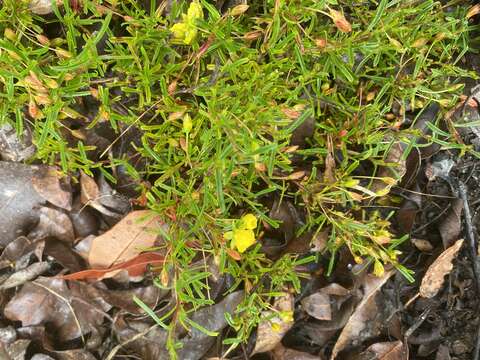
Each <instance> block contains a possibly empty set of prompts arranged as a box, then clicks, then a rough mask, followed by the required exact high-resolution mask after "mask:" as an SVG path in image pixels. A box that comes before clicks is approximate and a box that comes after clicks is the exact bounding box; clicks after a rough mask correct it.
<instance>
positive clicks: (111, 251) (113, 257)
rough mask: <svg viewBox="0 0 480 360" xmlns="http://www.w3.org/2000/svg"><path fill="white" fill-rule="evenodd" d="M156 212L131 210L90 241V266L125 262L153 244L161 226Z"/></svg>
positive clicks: (108, 265)
mask: <svg viewBox="0 0 480 360" xmlns="http://www.w3.org/2000/svg"><path fill="white" fill-rule="evenodd" d="M162 225H163V224H162V221H161V220H160V217H159V216H158V215H155V214H154V213H152V212H151V211H148V210H138V211H133V212H131V213H130V214H128V215H127V216H126V217H124V218H123V219H122V220H121V221H120V222H119V223H117V224H116V225H115V226H114V227H113V228H111V229H110V230H109V231H107V232H106V233H104V234H102V235H100V236H97V237H96V238H94V239H93V240H92V244H91V247H90V251H89V254H88V262H89V264H90V266H91V267H93V268H108V267H111V266H113V265H115V264H118V263H122V262H125V261H128V260H130V259H132V258H134V257H135V256H137V255H138V254H140V253H141V252H142V251H144V250H145V249H148V248H151V247H153V246H154V245H155V242H156V241H157V239H158V229H159V228H160V227H161V226H162Z"/></svg>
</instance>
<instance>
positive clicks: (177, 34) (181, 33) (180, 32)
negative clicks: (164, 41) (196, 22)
mask: <svg viewBox="0 0 480 360" xmlns="http://www.w3.org/2000/svg"><path fill="white" fill-rule="evenodd" d="M170 31H171V32H172V33H173V37H174V38H175V39H184V38H185V33H186V32H187V24H185V23H183V22H179V23H176V24H174V25H173V26H172V27H171V28H170Z"/></svg>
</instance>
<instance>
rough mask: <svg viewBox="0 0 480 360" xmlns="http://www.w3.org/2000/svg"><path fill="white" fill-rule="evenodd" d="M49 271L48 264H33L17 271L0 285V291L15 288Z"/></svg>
mask: <svg viewBox="0 0 480 360" xmlns="http://www.w3.org/2000/svg"><path fill="white" fill-rule="evenodd" d="M49 269H50V263H49V262H47V261H41V262H36V263H33V264H32V265H30V266H28V267H27V268H25V269H22V270H20V271H17V272H16V273H13V274H12V275H10V277H9V278H8V279H7V280H6V281H5V282H4V283H3V284H2V285H0V290H5V289H11V288H13V287H16V286H20V285H23V284H25V283H26V282H27V281H30V280H33V279H35V278H37V277H38V276H40V275H42V274H43V273H44V272H46V271H47V270H49Z"/></svg>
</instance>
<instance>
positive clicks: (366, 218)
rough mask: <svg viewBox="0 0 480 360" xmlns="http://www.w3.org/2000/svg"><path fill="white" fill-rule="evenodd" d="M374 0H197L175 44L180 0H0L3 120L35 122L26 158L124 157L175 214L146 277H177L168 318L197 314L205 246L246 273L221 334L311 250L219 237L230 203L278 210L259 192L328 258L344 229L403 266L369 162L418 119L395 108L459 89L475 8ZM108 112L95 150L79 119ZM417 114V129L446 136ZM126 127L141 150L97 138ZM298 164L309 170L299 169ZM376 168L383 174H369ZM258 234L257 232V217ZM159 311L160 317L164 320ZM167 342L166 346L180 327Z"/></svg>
mask: <svg viewBox="0 0 480 360" xmlns="http://www.w3.org/2000/svg"><path fill="white" fill-rule="evenodd" d="M370 4H371V5H368V3H365V4H363V5H358V4H355V5H352V2H351V1H341V0H339V1H336V0H335V1H334V0H330V1H326V0H324V1H318V0H295V1H284V0H275V1H274V0H264V1H257V2H253V3H252V4H251V5H250V8H249V9H248V10H247V11H246V12H245V13H243V14H241V13H239V14H236V15H232V14H234V12H233V13H231V12H226V13H225V14H222V13H221V12H219V11H218V10H217V9H216V8H215V6H214V4H213V3H212V2H209V1H206V0H202V1H201V6H202V8H203V13H204V16H203V18H199V17H198V16H197V17H195V19H194V20H192V21H189V26H190V27H195V36H194V37H192V38H189V39H188V41H184V43H180V44H179V43H178V42H179V41H175V40H174V39H173V37H172V26H173V25H174V24H175V23H178V22H179V21H181V19H182V14H186V13H187V9H188V6H189V4H188V3H187V2H184V1H179V2H176V1H174V2H173V5H172V8H171V9H169V10H168V12H167V13H165V12H163V10H164V5H165V2H162V3H161V4H160V2H159V3H158V4H157V3H156V1H155V0H152V1H150V6H149V7H148V8H144V7H143V6H142V2H141V1H134V0H125V1H114V0H111V1H104V2H103V3H102V2H101V1H93V0H84V1H82V2H81V7H80V8H79V9H73V8H72V7H71V5H70V3H69V1H64V4H63V6H59V7H58V8H55V9H54V14H55V16H52V17H46V18H42V17H39V16H34V15H32V14H31V13H30V12H29V11H28V7H27V5H26V3H25V2H24V1H13V0H6V1H4V4H3V7H2V9H1V10H0V20H1V21H0V31H1V33H4V34H5V37H4V38H2V39H0V86H1V88H2V91H1V94H0V123H4V122H11V123H12V124H14V125H15V126H16V129H17V131H18V133H21V132H22V129H24V128H25V127H26V126H29V127H31V128H32V132H33V137H34V139H33V140H34V143H35V145H36V146H37V154H36V157H37V159H39V160H41V161H44V162H47V163H50V164H57V165H60V166H61V168H62V169H63V171H65V172H69V173H74V172H75V171H76V170H79V169H81V170H83V171H86V172H88V173H90V172H91V171H92V170H94V169H98V170H99V171H102V172H103V173H104V174H106V176H107V177H108V178H109V179H111V180H115V177H114V176H113V175H112V174H115V172H116V170H117V169H118V168H120V167H122V168H124V169H125V170H126V171H127V173H128V174H129V175H130V176H131V178H132V179H133V180H132V181H134V182H136V183H137V184H138V186H139V188H142V191H143V194H145V197H146V199H147V200H148V206H149V207H150V208H151V209H153V210H154V211H157V212H158V213H159V214H162V215H164V216H165V220H166V221H167V222H169V223H170V231H169V232H168V233H166V234H164V235H165V239H166V242H165V248H166V249H167V251H168V259H167V265H166V269H165V271H164V272H162V275H163V277H164V279H163V282H164V284H163V285H162V281H160V280H159V281H158V284H159V286H167V287H169V288H171V289H172V290H173V291H174V293H175V299H176V300H177V306H178V308H177V310H176V311H177V312H178V313H179V314H181V315H179V316H175V317H174V319H177V320H179V319H183V321H181V322H182V323H184V325H185V326H192V324H188V321H187V320H185V319H186V318H185V314H187V312H188V311H194V310H195V309H196V308H198V307H199V306H203V305H207V304H211V303H212V300H211V299H210V298H209V296H208V276H209V274H210V270H209V269H208V267H207V266H206V265H205V261H206V260H205V261H204V259H206V258H209V259H214V261H213V262H214V263H215V264H216V265H217V266H218V268H219V269H220V271H221V272H224V273H227V274H231V275H232V276H233V278H234V279H235V281H236V282H235V284H234V286H233V288H232V290H233V289H235V288H238V287H244V288H246V289H247V290H250V291H249V292H248V296H247V297H246V299H245V302H244V304H242V306H241V307H240V308H239V311H238V314H237V316H235V317H234V318H229V322H230V324H231V325H232V326H233V327H234V328H235V329H236V330H237V335H236V338H234V339H230V340H228V341H227V343H229V344H238V343H239V342H241V341H244V340H246V339H247V338H248V335H249V333H250V331H251V330H252V329H253V328H254V326H255V325H256V324H257V323H258V322H259V321H260V319H261V311H262V310H263V309H266V308H268V306H269V305H268V304H269V302H270V300H271V299H272V297H274V296H275V295H276V294H278V293H280V292H282V291H285V289H286V287H288V286H290V287H292V288H293V289H295V290H299V288H300V282H299V281H300V280H299V276H301V274H298V273H297V272H296V271H295V267H296V266H298V265H299V264H301V263H304V262H306V261H310V260H312V259H313V258H312V257H307V258H299V257H298V256H297V255H294V254H287V255H284V256H283V257H281V258H280V259H279V260H277V261H273V260H270V259H268V258H267V257H266V256H265V254H263V253H262V252H260V245H257V246H254V247H252V248H250V249H249V250H248V251H246V252H245V253H244V254H242V255H241V260H235V259H234V258H232V256H231V255H229V254H228V248H229V246H228V242H227V241H225V239H223V236H222V234H223V233H224V232H225V231H228V230H229V227H230V228H231V225H232V221H233V219H235V218H239V217H240V215H241V214H242V213H247V212H249V213H253V214H255V215H256V216H257V217H258V218H259V219H260V220H261V221H262V222H263V223H264V224H268V225H269V226H271V227H278V225H279V224H278V222H277V221H275V220H273V219H270V218H269V217H268V216H267V213H268V208H267V207H266V206H265V202H264V201H263V200H264V199H265V198H266V197H268V196H269V195H276V196H281V197H282V198H285V199H289V200H290V201H293V202H294V203H295V204H296V205H297V206H298V207H299V208H302V209H305V212H306V214H307V217H306V223H305V225H304V226H303V227H302V229H301V230H300V232H306V231H311V232H313V233H318V232H320V231H322V230H324V229H329V230H330V234H331V235H330V240H329V243H328V248H327V251H328V252H329V253H330V254H331V259H332V261H331V262H330V270H331V269H332V268H333V266H334V262H333V260H334V259H335V254H336V253H337V251H338V250H339V248H340V247H341V246H347V247H348V248H349V249H350V250H351V252H352V254H353V255H354V258H355V259H356V260H357V261H358V262H362V261H366V262H367V263H370V262H373V264H374V267H373V269H374V271H375V272H376V273H377V274H380V273H381V272H382V271H383V266H384V265H387V264H393V265H394V266H396V267H397V268H398V269H399V270H401V271H402V272H403V273H404V274H405V275H406V276H407V277H410V278H411V274H410V273H409V272H408V271H407V270H406V269H404V268H403V267H402V266H401V264H399V262H398V259H397V255H398V250H397V247H398V245H399V244H400V243H401V241H402V240H404V238H402V239H400V240H394V237H395V236H394V235H392V234H390V232H389V223H388V221H387V219H385V218H382V217H381V216H380V215H379V214H377V213H372V212H371V211H370V210H368V208H366V207H365V205H366V202H369V203H370V202H372V201H374V200H377V199H378V198H380V197H382V196H388V190H389V189H390V187H391V186H392V185H393V184H394V182H395V180H396V179H392V178H390V177H386V178H385V177H382V178H381V179H376V178H375V176H377V172H378V170H379V168H380V167H383V166H385V165H389V166H391V167H392V168H394V165H392V164H388V162H389V159H388V157H387V155H388V153H389V150H390V149H391V148H392V146H393V145H394V144H396V143H399V142H402V143H403V144H407V149H408V148H412V147H413V146H416V141H415V136H413V135H414V133H413V132H412V131H411V130H408V129H405V126H403V127H402V128H401V130H400V128H399V127H398V126H397V124H398V123H400V122H402V120H403V119H402V117H403V116H404V115H405V112H406V110H410V111H411V112H415V111H418V110H420V109H424V108H425V107H427V106H428V105H430V104H432V103H438V104H440V105H441V107H442V111H443V112H445V111H446V110H448V109H449V108H451V107H452V106H453V105H454V104H456V103H457V102H458V95H459V93H460V91H461V90H462V84H461V83H460V82H459V80H458V79H459V78H461V77H467V76H474V75H472V74H471V73H469V72H467V71H465V70H463V69H461V68H459V67H458V66H456V64H457V63H458V62H459V59H460V58H461V57H462V56H463V55H464V54H465V53H466V52H467V51H468V45H467V39H468V34H469V31H470V25H469V23H468V21H467V19H465V12H466V9H463V8H460V7H455V6H451V7H447V6H443V5H442V4H441V3H440V2H438V1H433V0H422V1H415V0H409V1H398V0H390V1H388V0H380V1H378V2H373V1H372V2H371V3H370ZM157 5H161V6H160V7H158V8H157ZM330 9H336V10H337V11H339V10H340V9H341V10H342V11H343V13H344V14H346V17H347V19H348V20H349V21H350V23H351V26H352V31H351V32H341V31H339V30H338V29H337V28H336V27H335V25H334V24H333V22H332V20H331V18H330V17H329V11H330ZM240 12H241V11H240ZM165 14H167V15H165ZM55 27H57V28H59V29H61V31H57V32H55V31H53V32H52V30H51V29H53V28H55ZM177 28H178V26H177ZM7 29H16V30H14V33H15V36H11V32H10V31H9V30H7ZM49 29H50V30H49ZM47 30H48V31H50V33H48V36H49V37H50V38H47ZM7 35H8V36H7ZM92 100H95V101H96V102H97V103H98V107H99V110H98V112H96V113H95V114H94V115H91V114H86V113H85V111H82V108H83V107H82V106H83V105H84V103H85V102H86V101H92ZM395 107H397V108H398V109H400V110H399V111H397V113H395V112H394V111H393V109H394V108H395ZM312 119H313V121H314V131H313V134H312V136H311V137H310V138H309V139H308V140H307V146H304V147H301V148H296V147H292V146H291V144H290V138H291V136H292V133H294V132H295V130H296V129H299V127H301V126H302V124H304V123H305V122H307V121H311V120H312ZM73 123H75V124H77V125H76V127H72V126H71V124H73ZM78 124H80V125H78ZM105 124H107V125H108V126H109V127H110V128H111V129H113V130H114V131H115V133H116V140H115V141H114V142H113V144H112V145H111V146H110V147H108V148H107V149H104V150H103V151H102V154H101V156H100V158H97V157H96V156H98V154H97V152H96V148H95V145H93V144H87V141H86V139H85V138H84V135H82V134H83V133H81V132H79V131H78V128H80V129H83V130H89V129H93V130H95V129H97V128H99V127H100V126H104V125H105ZM429 126H430V127H431V128H433V129H434V130H435V131H433V135H432V138H429V139H428V140H429V141H436V142H442V141H443V143H442V145H444V146H453V145H450V144H449V143H448V142H445V140H442V137H441V136H440V137H439V136H437V135H438V134H439V131H441V130H440V129H439V128H438V127H437V126H435V125H434V124H430V125H429ZM132 128H136V129H139V130H140V134H141V139H140V141H137V142H136V143H135V146H136V152H137V154H136V155H137V156H139V157H140V158H141V159H142V163H143V164H145V166H143V167H141V166H136V165H134V164H133V163H132V162H131V161H130V159H129V157H128V155H126V154H122V153H120V154H115V155H112V154H111V152H109V150H111V148H112V147H113V146H114V145H115V143H117V141H120V140H121V139H122V138H123V137H124V135H125V134H126V132H127V131H128V130H129V129H132ZM436 130H438V131H436ZM444 135H448V134H447V133H446V134H444ZM94 154H97V155H94ZM294 156H297V157H299V158H300V159H301V161H298V159H297V160H296V161H293V160H294ZM404 156H406V154H404ZM305 163H306V164H308V165H306V166H305V165H301V164H305ZM364 166H366V167H367V168H368V169H370V170H369V172H365V171H364V170H362V169H363V168H362V167H364ZM299 171H305V177H299V178H296V176H294V175H295V174H299ZM140 179H144V180H145V181H143V182H141V181H140ZM375 181H376V182H378V181H380V182H383V187H382V188H381V189H380V190H378V189H375V190H372V189H373V188H372V185H373V183H374V182H375ZM147 182H150V185H149V186H147V185H146V184H148V183H147ZM165 214H169V216H166V215H165ZM256 235H257V236H258V238H260V239H261V236H262V233H261V231H260V230H258V231H257V233H256ZM379 239H380V240H381V241H379ZM199 264H200V265H199ZM266 278H268V281H265V279H266ZM267 284H268V285H267ZM242 308H243V309H248V311H245V312H242V311H241V310H242ZM187 309H191V310H187ZM159 321H160V320H159ZM168 321H172V319H171V318H170V319H161V323H162V324H163V326H166V327H168V329H171V330H172V329H175V326H176V325H175V324H173V325H165V324H167V323H168ZM169 344H170V350H171V352H172V354H173V353H174V349H175V346H176V345H175V341H174V340H171V341H170V343H169Z"/></svg>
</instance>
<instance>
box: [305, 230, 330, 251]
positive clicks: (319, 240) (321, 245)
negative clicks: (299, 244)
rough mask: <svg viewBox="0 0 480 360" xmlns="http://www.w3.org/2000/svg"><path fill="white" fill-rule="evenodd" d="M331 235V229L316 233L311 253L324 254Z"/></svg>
mask: <svg viewBox="0 0 480 360" xmlns="http://www.w3.org/2000/svg"><path fill="white" fill-rule="evenodd" d="M329 235H330V229H326V230H323V231H320V232H318V233H316V234H315V235H314V236H313V238H312V243H311V249H310V250H311V251H313V252H322V251H323V250H325V249H326V247H327V243H328V237H329Z"/></svg>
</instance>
